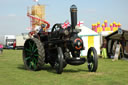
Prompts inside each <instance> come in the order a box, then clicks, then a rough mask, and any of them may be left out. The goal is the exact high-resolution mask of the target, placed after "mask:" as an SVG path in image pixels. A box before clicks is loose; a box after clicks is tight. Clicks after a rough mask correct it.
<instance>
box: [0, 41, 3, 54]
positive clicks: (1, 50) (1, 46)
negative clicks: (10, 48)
mask: <svg viewBox="0 0 128 85" xmlns="http://www.w3.org/2000/svg"><path fill="white" fill-rule="evenodd" d="M1 53H3V45H2V44H1V43H0V54H1Z"/></svg>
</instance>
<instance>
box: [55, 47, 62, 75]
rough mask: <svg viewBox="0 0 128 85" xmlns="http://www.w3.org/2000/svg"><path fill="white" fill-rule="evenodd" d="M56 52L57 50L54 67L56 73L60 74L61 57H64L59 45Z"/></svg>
mask: <svg viewBox="0 0 128 85" xmlns="http://www.w3.org/2000/svg"><path fill="white" fill-rule="evenodd" d="M57 52H58V56H57V58H56V61H55V69H56V72H57V73H58V74H61V73H62V72H63V59H64V56H63V52H62V49H61V47H58V48H57Z"/></svg>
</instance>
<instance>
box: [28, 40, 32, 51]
mask: <svg viewBox="0 0 128 85" xmlns="http://www.w3.org/2000/svg"><path fill="white" fill-rule="evenodd" d="M29 47H30V49H31V50H32V44H31V42H30V41H29Z"/></svg>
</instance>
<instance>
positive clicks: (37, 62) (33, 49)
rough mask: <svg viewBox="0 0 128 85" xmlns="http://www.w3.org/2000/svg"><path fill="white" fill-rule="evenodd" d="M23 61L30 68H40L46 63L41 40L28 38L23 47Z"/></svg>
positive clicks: (34, 69)
mask: <svg viewBox="0 0 128 85" xmlns="http://www.w3.org/2000/svg"><path fill="white" fill-rule="evenodd" d="M23 61H24V65H25V68H26V69H28V70H33V71H36V70H39V69H41V67H42V66H43V65H44V63H45V62H44V61H45V50H44V46H43V44H42V43H41V42H40V40H38V39H36V38H30V39H27V40H26V42H25V44H24V49H23Z"/></svg>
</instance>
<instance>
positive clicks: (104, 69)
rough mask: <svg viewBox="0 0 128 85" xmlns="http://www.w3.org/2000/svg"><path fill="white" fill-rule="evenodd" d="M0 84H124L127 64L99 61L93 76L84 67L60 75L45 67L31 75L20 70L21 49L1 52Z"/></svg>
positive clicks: (85, 66)
mask: <svg viewBox="0 0 128 85" xmlns="http://www.w3.org/2000/svg"><path fill="white" fill-rule="evenodd" d="M0 85H128V61H126V60H119V61H115V62H113V61H112V60H110V59H99V67H98V70H97V72H96V73H91V72H88V69H87V64H83V65H80V66H71V65H67V67H66V68H65V69H64V72H63V73H62V74H61V75H58V74H56V71H55V70H54V69H52V68H51V67H50V66H49V65H45V67H44V69H42V70H40V71H37V72H33V71H28V70H25V69H24V65H23V61H22V51H21V50H4V52H3V54H1V55H0Z"/></svg>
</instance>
